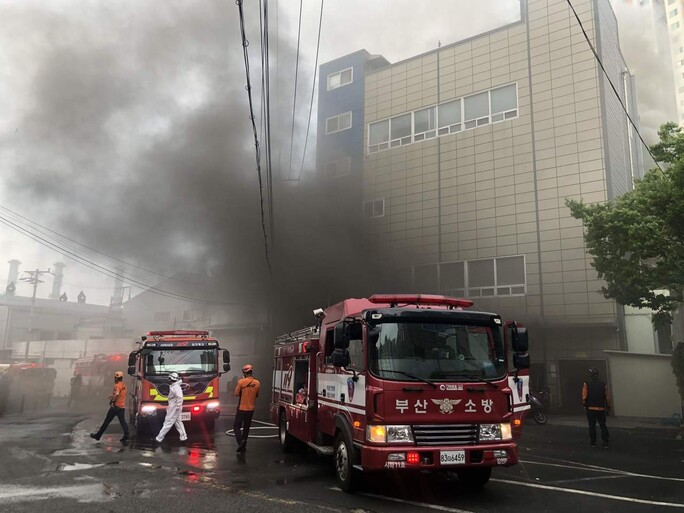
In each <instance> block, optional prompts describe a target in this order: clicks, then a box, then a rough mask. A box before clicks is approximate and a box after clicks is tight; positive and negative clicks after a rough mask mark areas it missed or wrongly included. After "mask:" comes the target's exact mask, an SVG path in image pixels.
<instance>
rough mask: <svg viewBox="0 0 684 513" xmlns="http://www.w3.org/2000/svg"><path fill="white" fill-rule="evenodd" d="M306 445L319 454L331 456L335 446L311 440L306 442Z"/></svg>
mask: <svg viewBox="0 0 684 513" xmlns="http://www.w3.org/2000/svg"><path fill="white" fill-rule="evenodd" d="M306 445H308V446H309V447H311V448H312V449H313V450H314V451H316V452H317V453H318V454H320V455H321V456H332V455H333V453H334V452H335V448H334V447H333V446H332V445H316V444H315V443H313V442H307V443H306Z"/></svg>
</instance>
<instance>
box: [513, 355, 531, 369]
mask: <svg viewBox="0 0 684 513" xmlns="http://www.w3.org/2000/svg"><path fill="white" fill-rule="evenodd" d="M513 367H515V368H516V369H529V368H530V355H529V354H528V353H514V354H513Z"/></svg>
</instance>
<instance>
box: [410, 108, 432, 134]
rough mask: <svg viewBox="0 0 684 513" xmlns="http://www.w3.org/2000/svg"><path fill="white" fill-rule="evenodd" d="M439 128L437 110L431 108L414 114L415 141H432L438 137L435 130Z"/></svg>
mask: <svg viewBox="0 0 684 513" xmlns="http://www.w3.org/2000/svg"><path fill="white" fill-rule="evenodd" d="M436 127H437V120H436V119H435V108H434V107H429V108H427V109H423V110H417V111H416V112H414V113H413V132H414V133H415V136H414V137H413V139H414V140H415V141H422V140H423V139H431V138H433V137H435V136H436V135H437V132H436V131H435V128H436Z"/></svg>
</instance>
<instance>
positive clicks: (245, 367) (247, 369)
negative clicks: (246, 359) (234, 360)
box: [242, 364, 254, 374]
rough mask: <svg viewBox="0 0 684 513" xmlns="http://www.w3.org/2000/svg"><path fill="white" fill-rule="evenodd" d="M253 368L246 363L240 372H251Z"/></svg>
mask: <svg viewBox="0 0 684 513" xmlns="http://www.w3.org/2000/svg"><path fill="white" fill-rule="evenodd" d="M253 370H254V367H252V366H251V365H250V364H247V365H245V366H244V367H243V368H242V372H244V373H245V374H246V373H248V372H252V371H253Z"/></svg>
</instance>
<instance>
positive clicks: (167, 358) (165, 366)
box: [143, 348, 218, 375]
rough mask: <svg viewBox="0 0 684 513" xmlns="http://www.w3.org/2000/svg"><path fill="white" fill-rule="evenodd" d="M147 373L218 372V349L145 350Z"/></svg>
mask: <svg viewBox="0 0 684 513" xmlns="http://www.w3.org/2000/svg"><path fill="white" fill-rule="evenodd" d="M143 356H144V358H145V374H146V375H160V374H169V373H170V372H178V373H179V374H206V373H212V374H214V373H217V372H218V366H217V362H216V349H214V348H212V349H174V348H170V349H152V350H149V349H148V350H145V351H144V352H143Z"/></svg>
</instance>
